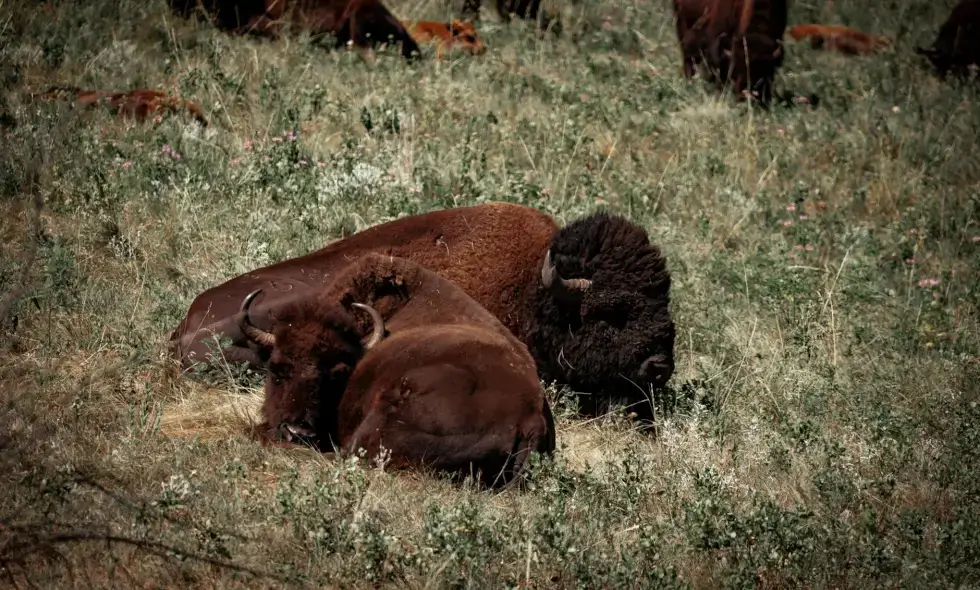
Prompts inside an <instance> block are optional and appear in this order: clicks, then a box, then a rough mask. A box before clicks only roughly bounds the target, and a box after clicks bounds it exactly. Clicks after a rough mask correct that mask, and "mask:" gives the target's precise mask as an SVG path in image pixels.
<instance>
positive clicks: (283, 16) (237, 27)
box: [170, 0, 420, 59]
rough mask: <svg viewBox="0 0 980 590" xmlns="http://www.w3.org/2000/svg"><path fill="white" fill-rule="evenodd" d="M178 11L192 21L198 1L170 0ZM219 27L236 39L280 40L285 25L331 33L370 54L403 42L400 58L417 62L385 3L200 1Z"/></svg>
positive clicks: (369, 0)
mask: <svg viewBox="0 0 980 590" xmlns="http://www.w3.org/2000/svg"><path fill="white" fill-rule="evenodd" d="M170 5H171V7H172V8H173V9H174V11H175V12H177V13H178V14H181V15H183V16H185V17H186V16H189V15H190V13H191V11H192V9H193V8H194V6H195V0H170ZM196 5H198V6H200V8H202V9H203V10H204V12H205V13H207V14H210V15H211V16H212V17H213V18H214V20H215V25H216V26H217V27H219V28H221V29H224V30H228V31H232V32H234V33H236V34H246V33H251V34H254V35H263V36H269V37H278V36H279V33H280V31H281V28H282V26H283V25H287V24H288V25H290V26H293V27H296V28H297V29H303V30H307V31H310V32H311V33H314V34H330V35H333V36H334V37H335V39H336V47H342V46H344V45H347V43H348V42H351V43H353V44H354V45H356V46H358V47H360V48H362V49H368V48H370V47H372V46H373V45H377V44H381V43H386V42H394V43H400V44H401V48H402V55H403V56H404V57H405V58H406V59H415V58H417V57H418V54H419V53H420V51H419V47H418V45H417V44H416V43H415V41H414V40H413V39H412V37H411V36H410V35H409V34H408V31H406V30H405V27H404V26H402V24H401V23H400V22H399V21H398V19H397V18H395V16H394V15H393V14H391V11H389V10H388V9H387V8H386V7H385V6H384V4H382V3H381V0H196Z"/></svg>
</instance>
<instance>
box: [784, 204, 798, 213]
mask: <svg viewBox="0 0 980 590" xmlns="http://www.w3.org/2000/svg"><path fill="white" fill-rule="evenodd" d="M786 210H787V211H796V204H795V203H790V204H789V205H786Z"/></svg>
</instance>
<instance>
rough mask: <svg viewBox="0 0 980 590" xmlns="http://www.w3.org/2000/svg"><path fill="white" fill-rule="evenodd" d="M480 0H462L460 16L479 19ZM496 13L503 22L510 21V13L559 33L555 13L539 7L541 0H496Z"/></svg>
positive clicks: (559, 28) (543, 29)
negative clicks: (552, 13)
mask: <svg viewBox="0 0 980 590" xmlns="http://www.w3.org/2000/svg"><path fill="white" fill-rule="evenodd" d="M481 5H482V1H481V0H463V10H462V13H461V15H462V17H463V18H465V19H468V20H471V21H476V20H479V19H480V7H481ZM495 8H496V9H497V14H498V15H500V18H502V19H503V20H504V22H510V19H511V15H516V16H517V17H518V18H522V19H525V20H535V21H537V22H538V26H539V27H540V28H541V30H542V31H546V30H549V29H550V30H551V32H552V33H555V34H556V35H560V34H561V28H562V27H561V22H560V20H559V19H558V17H557V15H549V14H547V13H546V12H545V11H544V10H542V9H541V0H497V1H496V4H495Z"/></svg>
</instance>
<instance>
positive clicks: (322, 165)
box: [316, 162, 326, 168]
mask: <svg viewBox="0 0 980 590" xmlns="http://www.w3.org/2000/svg"><path fill="white" fill-rule="evenodd" d="M324 166H326V164H324V163H323V162H317V163H316V167H317V168H323V167H324Z"/></svg>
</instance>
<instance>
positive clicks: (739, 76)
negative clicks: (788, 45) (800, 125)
mask: <svg viewBox="0 0 980 590" xmlns="http://www.w3.org/2000/svg"><path fill="white" fill-rule="evenodd" d="M786 12H787V8H786V0H674V17H675V19H676V20H675V25H676V28H677V38H678V40H679V41H680V45H681V53H682V54H683V60H684V75H685V76H687V77H688V78H690V77H693V76H694V72H695V69H696V67H697V65H698V64H700V63H704V65H705V66H707V69H708V76H709V79H710V80H711V81H713V82H714V83H715V85H716V86H718V87H719V88H721V87H723V86H724V85H725V84H727V83H728V82H731V83H732V88H733V90H734V91H735V93H736V95H737V96H738V97H739V98H741V97H742V96H744V95H745V93H746V92H750V93H751V94H752V95H753V96H757V98H758V100H759V102H760V103H761V104H763V105H769V104H770V102H771V100H772V92H773V80H774V78H775V76H776V70H778V69H779V67H780V66H781V65H782V63H783V33H784V32H785V31H786Z"/></svg>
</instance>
